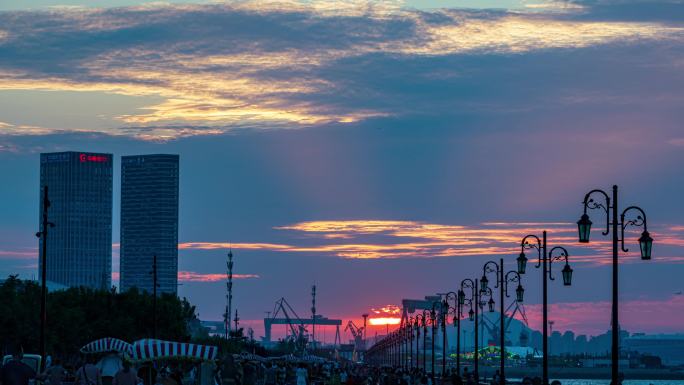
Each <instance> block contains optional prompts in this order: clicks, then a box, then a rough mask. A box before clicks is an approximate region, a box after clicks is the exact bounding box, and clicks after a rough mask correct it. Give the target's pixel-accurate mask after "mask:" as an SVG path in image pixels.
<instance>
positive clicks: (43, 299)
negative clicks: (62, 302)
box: [36, 186, 55, 369]
mask: <svg viewBox="0 0 684 385" xmlns="http://www.w3.org/2000/svg"><path fill="white" fill-rule="evenodd" d="M41 203H42V206H43V207H42V209H43V210H42V220H41V230H40V231H39V232H37V233H36V237H38V238H41V243H42V250H41V253H40V263H41V269H40V356H41V357H42V358H43V360H42V361H41V362H43V363H44V362H45V350H46V349H45V329H46V328H47V236H48V228H49V227H55V224H54V223H52V222H50V221H48V208H49V207H50V200H49V199H48V186H45V187H43V199H42V201H41ZM43 367H44V364H43ZM39 369H42V368H39Z"/></svg>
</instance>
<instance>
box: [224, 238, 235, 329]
mask: <svg viewBox="0 0 684 385" xmlns="http://www.w3.org/2000/svg"><path fill="white" fill-rule="evenodd" d="M226 288H227V289H228V293H227V294H226V300H227V302H228V303H227V304H226V315H225V323H226V339H228V338H230V312H231V311H232V309H231V307H232V306H233V250H232V249H229V250H228V282H227V283H226Z"/></svg>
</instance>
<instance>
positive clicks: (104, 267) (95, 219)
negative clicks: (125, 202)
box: [38, 151, 112, 289]
mask: <svg viewBox="0 0 684 385" xmlns="http://www.w3.org/2000/svg"><path fill="white" fill-rule="evenodd" d="M45 186H48V195H49V200H50V203H51V205H50V208H49V210H48V215H49V218H48V219H49V221H50V222H52V223H54V224H55V227H53V228H50V230H49V231H48V238H47V255H48V258H47V266H46V271H47V274H46V278H47V279H48V280H50V281H53V282H55V283H58V284H62V285H66V286H71V287H77V286H86V287H90V288H97V289H108V288H109V287H110V286H111V279H112V278H111V277H112V155H111V154H96V153H89V152H71V151H69V152H56V153H45V154H40V194H39V196H40V198H39V200H40V204H39V213H38V214H39V217H38V218H39V219H38V224H39V226H40V225H41V221H42V216H41V213H42V211H43V199H42V197H43V188H44V187H45ZM42 247H43V246H42V242H41V243H40V249H39V253H42V250H43V249H42ZM41 271H42V262H40V258H39V266H38V274H39V276H42V275H41Z"/></svg>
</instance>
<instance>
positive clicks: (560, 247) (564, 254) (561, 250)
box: [549, 246, 569, 281]
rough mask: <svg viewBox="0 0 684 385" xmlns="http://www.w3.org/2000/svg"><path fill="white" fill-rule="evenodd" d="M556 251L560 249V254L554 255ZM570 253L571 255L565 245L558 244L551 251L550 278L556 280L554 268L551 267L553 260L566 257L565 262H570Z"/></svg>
mask: <svg viewBox="0 0 684 385" xmlns="http://www.w3.org/2000/svg"><path fill="white" fill-rule="evenodd" d="M554 251H559V253H558V255H556V256H554V255H553V252H554ZM568 255H569V253H568V251H567V250H566V249H565V247H563V246H556V247H554V248H552V249H551V250H550V251H549V279H550V280H552V281H555V280H556V279H555V278H554V277H553V270H552V269H551V266H552V264H553V261H561V260H563V259H565V263H568Z"/></svg>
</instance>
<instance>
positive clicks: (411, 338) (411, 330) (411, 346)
mask: <svg viewBox="0 0 684 385" xmlns="http://www.w3.org/2000/svg"><path fill="white" fill-rule="evenodd" d="M407 332H408V336H409V361H408V363H409V365H408V369H409V370H410V369H411V368H413V367H414V366H415V365H414V363H413V362H414V359H413V316H411V317H409V319H408V328H407Z"/></svg>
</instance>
